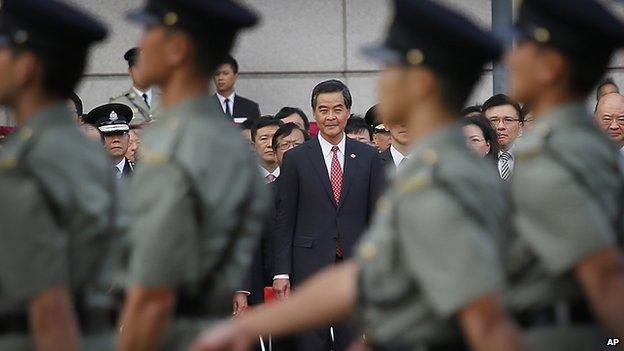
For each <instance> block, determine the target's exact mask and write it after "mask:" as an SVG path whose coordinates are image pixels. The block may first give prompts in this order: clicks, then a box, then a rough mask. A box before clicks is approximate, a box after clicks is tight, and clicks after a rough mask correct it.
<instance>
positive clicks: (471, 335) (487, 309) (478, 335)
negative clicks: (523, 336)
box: [459, 294, 525, 351]
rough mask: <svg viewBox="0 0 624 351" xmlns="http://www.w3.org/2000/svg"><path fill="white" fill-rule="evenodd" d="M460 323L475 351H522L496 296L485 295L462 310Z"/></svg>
mask: <svg viewBox="0 0 624 351" xmlns="http://www.w3.org/2000/svg"><path fill="white" fill-rule="evenodd" d="M459 322H460V325H461V328H462V332H463V334H464V337H465V338H466V340H467V341H468V344H469V345H470V347H471V349H472V350H474V351H498V350H508V351H520V350H525V347H524V346H523V345H522V343H521V342H520V336H519V334H518V332H517V330H516V328H515V327H514V326H513V324H512V323H511V322H510V321H509V319H508V318H507V316H506V314H505V311H504V309H503V306H502V304H501V301H500V299H499V297H498V296H496V295H494V294H490V295H485V296H483V297H481V298H479V299H477V300H476V301H474V302H472V303H471V304H469V305H468V306H466V307H465V308H464V309H462V310H461V311H460V312H459Z"/></svg>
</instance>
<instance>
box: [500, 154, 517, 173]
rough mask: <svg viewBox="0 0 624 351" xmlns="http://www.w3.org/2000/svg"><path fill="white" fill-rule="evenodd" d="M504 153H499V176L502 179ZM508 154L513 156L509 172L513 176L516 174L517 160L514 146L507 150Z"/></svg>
mask: <svg viewBox="0 0 624 351" xmlns="http://www.w3.org/2000/svg"><path fill="white" fill-rule="evenodd" d="M503 152H504V151H499V152H498V174H499V175H500V176H501V177H502V176H503V161H502V160H501V159H500V155H502V154H503ZM507 152H509V154H510V155H511V158H510V159H509V162H508V164H509V171H510V172H511V174H513V172H514V165H515V164H516V160H515V157H514V154H513V146H512V147H511V148H510V149H509V150H507Z"/></svg>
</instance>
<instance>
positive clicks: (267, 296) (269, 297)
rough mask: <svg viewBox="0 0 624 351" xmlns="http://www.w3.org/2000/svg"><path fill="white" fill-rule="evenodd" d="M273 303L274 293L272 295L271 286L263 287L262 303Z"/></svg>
mask: <svg viewBox="0 0 624 351" xmlns="http://www.w3.org/2000/svg"><path fill="white" fill-rule="evenodd" d="M273 301H275V293H273V287H272V286H265V287H264V303H271V302H273Z"/></svg>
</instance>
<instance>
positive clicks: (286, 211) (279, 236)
mask: <svg viewBox="0 0 624 351" xmlns="http://www.w3.org/2000/svg"><path fill="white" fill-rule="evenodd" d="M280 172H281V174H280V179H279V184H278V187H277V203H276V205H277V208H276V211H277V212H276V216H275V236H274V245H275V246H274V253H275V264H274V266H273V275H274V276H275V275H278V274H291V273H292V272H291V270H292V238H293V234H294V231H295V225H296V220H297V204H298V201H299V178H298V177H299V176H298V173H297V167H296V164H295V160H293V159H292V154H290V153H286V155H284V163H283V164H282V168H281V170H280Z"/></svg>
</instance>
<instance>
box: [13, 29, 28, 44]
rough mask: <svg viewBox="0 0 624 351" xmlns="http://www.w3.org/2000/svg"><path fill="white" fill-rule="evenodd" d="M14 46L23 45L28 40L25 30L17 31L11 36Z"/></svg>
mask: <svg viewBox="0 0 624 351" xmlns="http://www.w3.org/2000/svg"><path fill="white" fill-rule="evenodd" d="M13 39H14V40H15V43H16V44H24V43H25V42H26V40H28V33H27V32H26V31H25V30H18V31H17V32H15V35H14V36H13Z"/></svg>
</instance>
